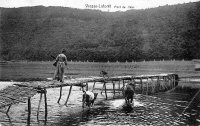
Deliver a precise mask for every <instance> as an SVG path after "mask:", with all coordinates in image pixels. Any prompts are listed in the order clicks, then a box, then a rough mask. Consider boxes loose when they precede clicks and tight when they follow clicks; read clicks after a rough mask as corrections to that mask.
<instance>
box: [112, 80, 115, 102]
mask: <svg viewBox="0 0 200 126" xmlns="http://www.w3.org/2000/svg"><path fill="white" fill-rule="evenodd" d="M112 83H113V92H114V95H113V98H114V97H115V83H114V82H113V81H112Z"/></svg>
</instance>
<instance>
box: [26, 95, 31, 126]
mask: <svg viewBox="0 0 200 126" xmlns="http://www.w3.org/2000/svg"><path fill="white" fill-rule="evenodd" d="M30 119H31V98H30V97H28V119H27V123H28V125H29V124H30Z"/></svg>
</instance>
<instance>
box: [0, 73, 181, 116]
mask: <svg viewBox="0 0 200 126" xmlns="http://www.w3.org/2000/svg"><path fill="white" fill-rule="evenodd" d="M130 81H132V83H134V84H135V90H136V93H141V94H145V95H149V94H154V93H158V92H161V91H167V90H170V89H172V88H174V87H175V86H177V85H178V75H177V74H174V73H166V74H157V75H140V76H131V75H127V76H114V77H89V78H76V79H70V80H64V82H63V83H61V82H58V81H55V80H53V81H32V82H22V83H18V84H14V85H13V86H9V87H7V88H5V89H3V90H1V91H0V108H6V107H7V111H5V113H6V114H8V112H9V109H10V107H11V105H13V104H15V103H19V102H26V100H28V118H29V119H30V115H31V97H33V96H34V95H35V94H37V93H40V100H39V104H38V111H37V117H38V115H39V109H40V104H41V100H42V96H43V94H44V103H45V118H47V89H48V88H60V96H59V98H58V101H57V102H58V103H59V102H60V99H61V97H62V88H63V87H65V86H70V88H69V93H68V97H67V99H66V101H65V105H67V102H68V99H69V97H70V93H71V91H72V87H73V86H79V87H82V88H85V89H84V90H88V83H92V84H93V86H92V88H93V89H94V88H95V85H96V84H97V82H100V83H98V84H102V87H103V88H102V91H104V92H105V97H106V99H107V98H108V97H107V93H108V90H112V93H113V94H114V96H115V93H117V92H118V93H120V92H122V90H123V88H124V86H125V85H126V84H127V83H129V82H130ZM107 84H112V85H113V88H112V89H107ZM93 89H92V90H93Z"/></svg>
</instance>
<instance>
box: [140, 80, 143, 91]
mask: <svg viewBox="0 0 200 126" xmlns="http://www.w3.org/2000/svg"><path fill="white" fill-rule="evenodd" d="M140 84H141V94H143V83H142V78H140Z"/></svg>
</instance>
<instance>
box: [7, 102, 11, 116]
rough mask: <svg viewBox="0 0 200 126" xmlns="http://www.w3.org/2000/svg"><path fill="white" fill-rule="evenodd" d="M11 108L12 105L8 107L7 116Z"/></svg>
mask: <svg viewBox="0 0 200 126" xmlns="http://www.w3.org/2000/svg"><path fill="white" fill-rule="evenodd" d="M11 106H12V104H10V105H9V106H8V109H7V111H6V114H8V112H9V110H10V108H11Z"/></svg>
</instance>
